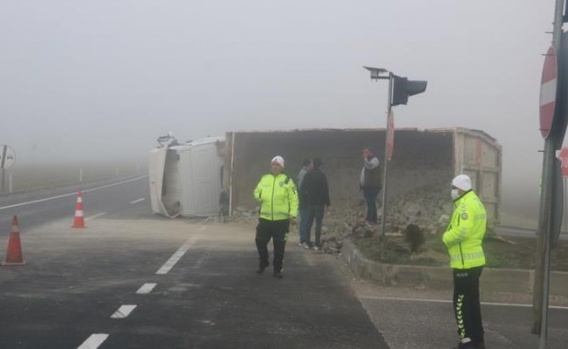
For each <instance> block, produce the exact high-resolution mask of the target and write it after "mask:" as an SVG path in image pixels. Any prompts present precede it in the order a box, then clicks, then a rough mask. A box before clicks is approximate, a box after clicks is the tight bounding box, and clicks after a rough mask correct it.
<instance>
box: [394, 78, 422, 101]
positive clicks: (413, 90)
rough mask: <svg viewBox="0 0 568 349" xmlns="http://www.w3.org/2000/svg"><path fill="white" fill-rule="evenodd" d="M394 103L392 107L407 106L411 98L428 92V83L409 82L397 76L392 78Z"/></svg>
mask: <svg viewBox="0 0 568 349" xmlns="http://www.w3.org/2000/svg"><path fill="white" fill-rule="evenodd" d="M392 78H393V84H394V86H393V89H392V103H391V106H395V105H399V104H406V103H407V102H408V97H409V96H414V95H417V94H419V93H422V92H424V91H425V90H426V84H427V83H428V82H427V81H420V80H408V79H407V78H403V77H400V76H397V75H394V74H393V76H392Z"/></svg>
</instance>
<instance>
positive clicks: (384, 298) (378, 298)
mask: <svg viewBox="0 0 568 349" xmlns="http://www.w3.org/2000/svg"><path fill="white" fill-rule="evenodd" d="M360 298H362V299H373V300H386V301H406V302H425V303H449V304H451V303H452V301H451V300H446V299H420V298H397V297H377V296H361V297H360ZM481 304H482V305H489V306H497V307H519V308H532V304H518V303H498V302H481ZM548 308H550V309H560V310H568V307H565V306H560V305H551V306H549V307H548Z"/></svg>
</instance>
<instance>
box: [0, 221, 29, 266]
mask: <svg viewBox="0 0 568 349" xmlns="http://www.w3.org/2000/svg"><path fill="white" fill-rule="evenodd" d="M2 265H5V266H10V265H26V262H24V257H23V254H22V243H21V241H20V228H19V227H18V216H14V218H12V232H10V239H9V240H8V252H6V259H5V260H4V262H2Z"/></svg>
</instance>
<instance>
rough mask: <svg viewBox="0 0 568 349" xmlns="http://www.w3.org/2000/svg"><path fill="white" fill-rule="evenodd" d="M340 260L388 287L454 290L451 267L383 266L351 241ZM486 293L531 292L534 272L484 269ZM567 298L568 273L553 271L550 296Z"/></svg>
mask: <svg viewBox="0 0 568 349" xmlns="http://www.w3.org/2000/svg"><path fill="white" fill-rule="evenodd" d="M339 258H341V260H343V261H344V262H346V263H347V264H348V265H349V267H350V268H351V270H353V272H354V273H355V274H357V275H358V276H359V277H361V278H363V279H366V280H369V281H372V282H376V283H378V284H380V285H385V286H403V287H427V288H433V289H451V288H452V287H453V286H452V285H453V282H452V273H451V271H450V267H449V266H448V267H422V266H413V265H394V264H382V263H378V262H374V261H371V260H369V259H367V258H365V257H364V256H363V254H362V253H361V252H360V251H359V250H358V249H357V247H355V245H354V244H353V243H352V242H351V241H349V240H344V241H343V247H342V249H341V254H340V257H339ZM480 283H481V285H480V289H481V291H483V292H496V293H508V292H511V293H532V291H533V286H534V285H533V284H534V271H533V270H523V269H495V268H484V269H483V275H482V277H481V281H480ZM566 296H568V272H559V271H552V272H550V297H566Z"/></svg>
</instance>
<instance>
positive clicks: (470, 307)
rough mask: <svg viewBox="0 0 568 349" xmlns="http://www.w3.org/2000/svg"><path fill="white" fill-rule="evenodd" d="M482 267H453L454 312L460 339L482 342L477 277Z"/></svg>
mask: <svg viewBox="0 0 568 349" xmlns="http://www.w3.org/2000/svg"><path fill="white" fill-rule="evenodd" d="M482 270H483V267H476V268H471V269H453V275H454V312H455V316H456V322H457V325H458V335H459V338H460V339H464V338H469V339H471V340H472V341H473V342H474V343H483V332H484V331H483V324H482V322H481V305H480V303H479V277H480V276H481V271H482Z"/></svg>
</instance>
